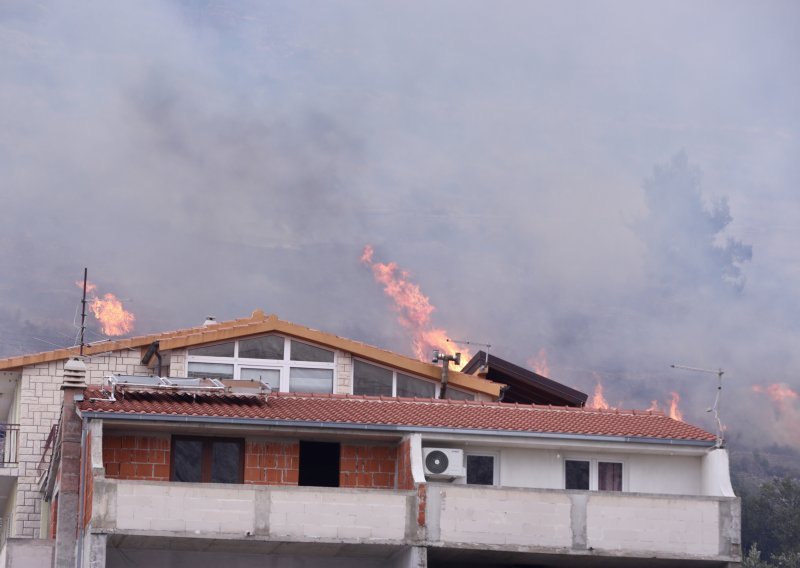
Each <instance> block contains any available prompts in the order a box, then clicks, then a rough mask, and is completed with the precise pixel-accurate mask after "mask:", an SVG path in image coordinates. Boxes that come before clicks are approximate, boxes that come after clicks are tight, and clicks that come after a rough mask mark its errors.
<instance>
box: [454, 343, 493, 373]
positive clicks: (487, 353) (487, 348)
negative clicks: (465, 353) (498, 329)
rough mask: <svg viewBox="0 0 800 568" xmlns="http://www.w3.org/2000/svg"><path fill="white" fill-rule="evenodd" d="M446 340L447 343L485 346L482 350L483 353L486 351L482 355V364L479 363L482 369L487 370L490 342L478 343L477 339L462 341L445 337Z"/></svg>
mask: <svg viewBox="0 0 800 568" xmlns="http://www.w3.org/2000/svg"><path fill="white" fill-rule="evenodd" d="M447 341H448V342H449V343H459V344H461V345H477V346H478V347H485V348H486V351H484V353H486V357H484V359H483V365H481V368H482V369H484V370H488V369H489V349H491V348H492V346H491V345H490V344H488V343H478V342H477V341H467V340H466V339H465V340H463V341H462V340H460V339H450V338H449V337H448V338H447Z"/></svg>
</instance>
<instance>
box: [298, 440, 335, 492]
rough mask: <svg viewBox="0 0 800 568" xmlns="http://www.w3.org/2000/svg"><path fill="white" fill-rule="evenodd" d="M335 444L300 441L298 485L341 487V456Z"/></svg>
mask: <svg viewBox="0 0 800 568" xmlns="http://www.w3.org/2000/svg"><path fill="white" fill-rule="evenodd" d="M340 453H341V450H340V446H339V444H338V443H335V442H304V441H302V440H301V441H300V471H299V475H298V481H297V484H298V485H311V486H316V487H339V456H340Z"/></svg>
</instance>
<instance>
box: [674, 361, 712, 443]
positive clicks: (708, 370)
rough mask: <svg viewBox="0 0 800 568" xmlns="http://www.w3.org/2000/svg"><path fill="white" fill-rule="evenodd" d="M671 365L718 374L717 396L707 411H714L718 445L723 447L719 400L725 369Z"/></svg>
mask: <svg viewBox="0 0 800 568" xmlns="http://www.w3.org/2000/svg"><path fill="white" fill-rule="evenodd" d="M670 367H672V368H673V369H683V370H684V371H695V372H697V373H708V374H711V375H717V396H716V397H715V398H714V406H712V407H711V408H707V409H706V412H713V413H714V421H715V422H716V423H717V447H718V448H721V447H722V446H723V445H724V444H725V438H723V434H724V429H723V427H722V419H721V418H720V417H719V400H720V398H721V397H722V375H723V374H724V373H725V371H723V370H722V369H716V370H714V369H699V368H697V367H686V366H684V365H670Z"/></svg>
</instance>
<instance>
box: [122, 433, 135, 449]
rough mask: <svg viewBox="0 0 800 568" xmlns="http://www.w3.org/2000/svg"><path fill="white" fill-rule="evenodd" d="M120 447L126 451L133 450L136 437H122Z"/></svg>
mask: <svg viewBox="0 0 800 568" xmlns="http://www.w3.org/2000/svg"><path fill="white" fill-rule="evenodd" d="M122 447H123V448H127V449H131V450H132V449H135V448H136V437H135V436H123V438H122Z"/></svg>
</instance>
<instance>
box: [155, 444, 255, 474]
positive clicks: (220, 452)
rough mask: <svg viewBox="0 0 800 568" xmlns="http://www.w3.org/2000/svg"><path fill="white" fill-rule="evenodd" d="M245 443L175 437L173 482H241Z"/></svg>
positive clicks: (173, 446) (173, 445)
mask: <svg viewBox="0 0 800 568" xmlns="http://www.w3.org/2000/svg"><path fill="white" fill-rule="evenodd" d="M243 457H244V441H243V440H242V439H240V438H195V437H189V436H174V437H173V438H172V472H171V475H170V479H171V480H172V481H184V482H194V483H242V482H243V467H242V463H243V461H244V459H243Z"/></svg>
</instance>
